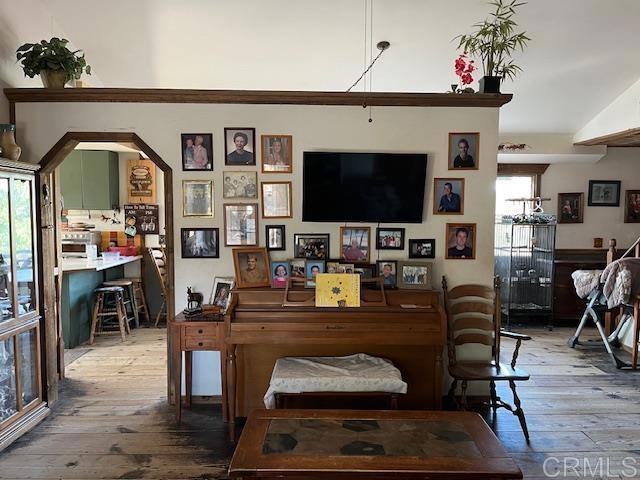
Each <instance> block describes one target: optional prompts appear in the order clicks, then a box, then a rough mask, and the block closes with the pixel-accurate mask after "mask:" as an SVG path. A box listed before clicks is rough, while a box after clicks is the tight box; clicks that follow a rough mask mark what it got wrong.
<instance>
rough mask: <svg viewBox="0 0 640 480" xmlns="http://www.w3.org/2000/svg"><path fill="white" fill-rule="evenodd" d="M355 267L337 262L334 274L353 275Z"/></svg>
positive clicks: (351, 264)
mask: <svg viewBox="0 0 640 480" xmlns="http://www.w3.org/2000/svg"><path fill="white" fill-rule="evenodd" d="M355 271H356V266H355V264H353V263H344V262H339V264H338V267H337V269H336V273H355Z"/></svg>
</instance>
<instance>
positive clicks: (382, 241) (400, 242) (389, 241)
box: [376, 227, 404, 250]
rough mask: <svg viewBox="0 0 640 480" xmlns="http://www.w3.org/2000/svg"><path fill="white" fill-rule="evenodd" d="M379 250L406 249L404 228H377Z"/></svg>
mask: <svg viewBox="0 0 640 480" xmlns="http://www.w3.org/2000/svg"><path fill="white" fill-rule="evenodd" d="M376 246H377V248H378V250H404V228H386V227H379V228H376Z"/></svg>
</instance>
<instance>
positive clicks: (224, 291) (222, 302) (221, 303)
mask: <svg viewBox="0 0 640 480" xmlns="http://www.w3.org/2000/svg"><path fill="white" fill-rule="evenodd" d="M234 284H235V281H234V279H233V278H231V277H215V278H214V279H213V289H212V290H211V295H210V296H209V304H210V305H215V306H216V307H220V311H221V313H226V312H227V308H229V303H230V302H231V290H233V285H234Z"/></svg>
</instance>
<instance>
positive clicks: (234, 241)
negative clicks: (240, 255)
mask: <svg viewBox="0 0 640 480" xmlns="http://www.w3.org/2000/svg"><path fill="white" fill-rule="evenodd" d="M224 244H225V245H226V246H227V247H229V246H233V245H258V204H257V203H225V204H224Z"/></svg>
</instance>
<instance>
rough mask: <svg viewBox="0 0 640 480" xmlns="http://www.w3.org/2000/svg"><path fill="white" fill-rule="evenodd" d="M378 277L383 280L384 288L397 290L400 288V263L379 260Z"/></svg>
mask: <svg viewBox="0 0 640 480" xmlns="http://www.w3.org/2000/svg"><path fill="white" fill-rule="evenodd" d="M376 265H377V267H378V276H380V277H381V278H382V284H383V285H384V288H396V287H397V286H398V262H397V261H396V260H378V261H377V262H376Z"/></svg>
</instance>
